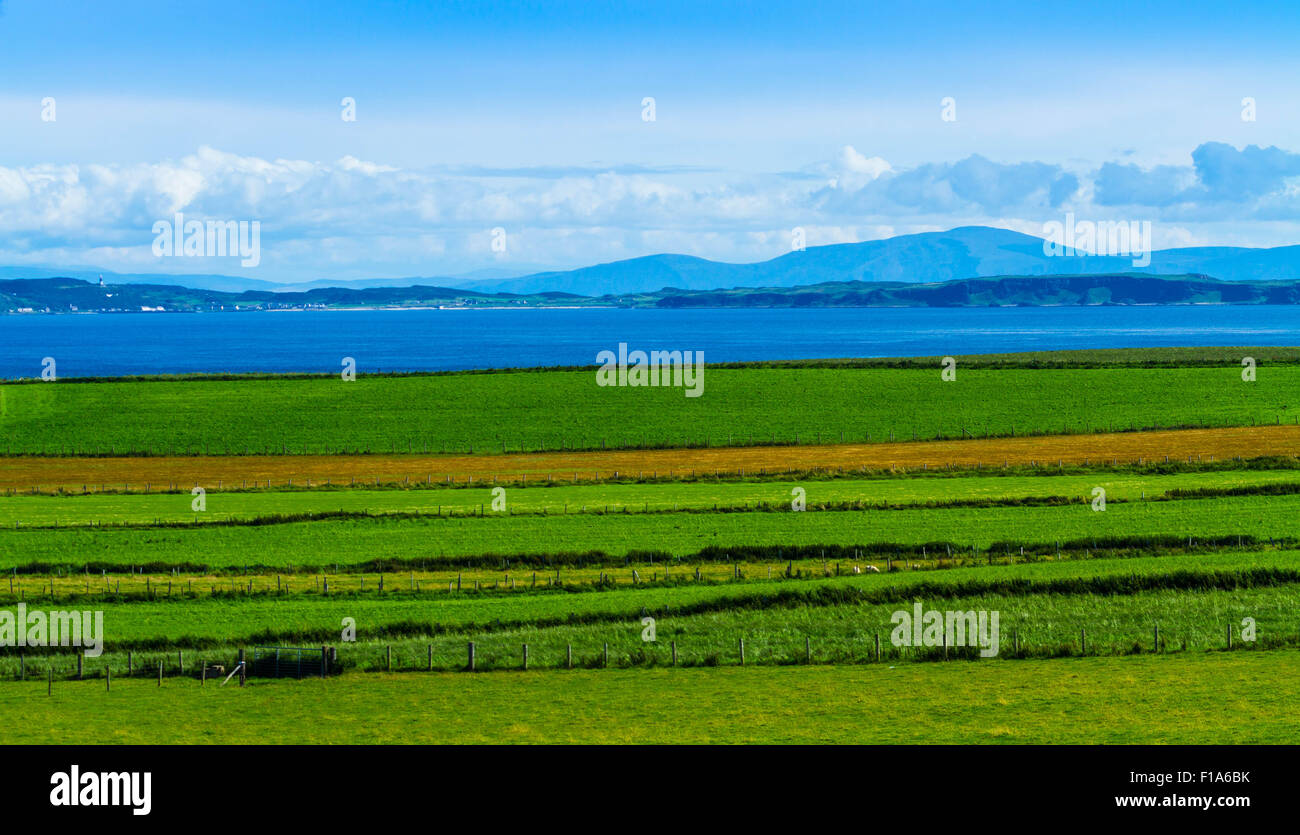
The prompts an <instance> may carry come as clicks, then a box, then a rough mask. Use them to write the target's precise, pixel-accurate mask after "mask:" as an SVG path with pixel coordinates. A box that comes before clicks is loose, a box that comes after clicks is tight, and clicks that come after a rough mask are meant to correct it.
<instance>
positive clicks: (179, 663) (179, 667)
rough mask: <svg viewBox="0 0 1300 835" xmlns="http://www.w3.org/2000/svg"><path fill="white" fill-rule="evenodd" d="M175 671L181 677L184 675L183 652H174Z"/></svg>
mask: <svg viewBox="0 0 1300 835" xmlns="http://www.w3.org/2000/svg"><path fill="white" fill-rule="evenodd" d="M176 669H177V670H178V671H179V672H180V674H181V675H185V652H184V651H183V650H179V649H178V650H176Z"/></svg>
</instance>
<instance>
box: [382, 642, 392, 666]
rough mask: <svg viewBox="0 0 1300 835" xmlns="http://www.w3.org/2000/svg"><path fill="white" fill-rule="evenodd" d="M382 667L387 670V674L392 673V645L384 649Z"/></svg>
mask: <svg viewBox="0 0 1300 835" xmlns="http://www.w3.org/2000/svg"><path fill="white" fill-rule="evenodd" d="M384 666H385V667H386V668H387V672H390V673H391V672H392V671H393V645H392V644H388V645H387V646H385V647H384Z"/></svg>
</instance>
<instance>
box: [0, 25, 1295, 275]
mask: <svg viewBox="0 0 1300 835" xmlns="http://www.w3.org/2000/svg"><path fill="white" fill-rule="evenodd" d="M0 5H2V7H3V13H2V14H0V124H2V125H3V126H4V131H3V142H2V143H0V264H49V265H61V266H80V265H95V266H102V267H104V268H107V269H114V270H118V271H130V272H153V271H160V272H229V273H232V274H240V275H248V276H249V277H258V278H266V279H272V280H307V279H312V278H362V277H371V276H380V277H387V276H412V275H425V276H437V275H451V274H458V273H465V272H469V271H475V270H494V271H507V272H508V271H525V270H528V269H531V268H533V267H543V266H557V267H563V266H578V265H583V264H588V263H593V262H598V261H608V260H613V259H616V258H622V257H631V256H636V255H643V254H648V253H652V252H661V251H674V252H685V253H689V254H694V255H700V256H703V257H710V258H719V259H724V260H734V261H751V260H759V259H762V258H768V257H772V256H774V255H778V254H780V253H781V252H783V251H785V249H787V248H788V246H789V240H790V230H791V228H792V227H794V226H799V227H801V228H804V229H805V230H806V235H807V240H808V243H809V244H810V245H816V244H821V243H834V242H841V241H849V240H864V239H869V238H877V237H882V236H886V235H890V234H897V233H905V232H912V231H924V230H928V229H941V228H948V227H951V226H955V225H963V224H969V223H987V224H990V225H998V226H1006V227H1008V228H1015V229H1019V230H1021V231H1026V232H1031V233H1036V232H1041V229H1042V225H1043V224H1044V223H1045V222H1048V221H1051V220H1059V219H1060V218H1061V216H1062V215H1063V214H1064V213H1065V212H1067V211H1072V212H1074V213H1075V214H1076V215H1077V216H1079V217H1081V218H1084V217H1087V218H1094V219H1098V220H1103V219H1104V220H1112V219H1113V220H1150V221H1152V224H1153V230H1154V234H1155V239H1156V244H1157V245H1158V246H1178V245H1195V244H1235V245H1254V246H1267V245H1278V244H1289V243H1298V242H1300V224H1298V223H1297V219H1298V218H1300V194H1297V192H1300V185H1297V184H1298V183H1300V164H1297V160H1300V156H1297V154H1300V92H1298V90H1297V85H1296V83H1295V79H1296V78H1300V72H1298V71H1300V49H1297V48H1296V46H1295V45H1296V44H1297V43H1300V12H1297V10H1295V9H1294V8H1288V7H1286V6H1284V5H1282V4H1257V5H1249V6H1245V7H1243V6H1242V5H1240V4H1239V5H1232V6H1229V5H1226V4H1208V3H1165V2H1154V3H1144V4H1132V3H1112V2H1096V3H1089V4H1086V6H1075V5H1060V6H1059V8H1047V6H1048V5H1049V4H1041V3H1032V4H1031V3H1024V4H972V3H894V4H888V5H883V4H871V3H863V2H858V3H843V4H841V3H817V4H807V3H798V4H795V3H763V4H756V3H699V2H692V3H679V2H655V3H644V4H632V3H545V4H543V3H513V4H497V3H472V4H471V3H440V4H424V3H367V4H364V5H362V4H355V5H354V4H336V3H329V2H313V3H261V4H244V3H222V4H217V5H208V4H205V5H204V6H203V7H197V5H196V7H194V8H188V7H182V8H179V9H168V8H163V7H160V6H159V5H158V4H156V3H133V2H117V3H112V4H107V3H96V2H76V3H74V2H59V1H58V0H46V2H26V0H7V2H4V3H3V4H0ZM1058 5H1059V4H1058ZM187 6H188V4H187ZM810 7H811V8H810ZM47 97H52V98H53V99H54V103H55V118H54V120H53V121H49V120H42V118H41V116H42V112H43V107H42V101H43V100H44V99H46V98H47ZM344 97H351V98H353V99H355V101H356V116H357V118H356V120H355V121H344V120H343V119H341V118H340V114H341V105H340V102H341V101H342V99H343V98H344ZM646 97H653V98H654V99H655V119H654V121H645V120H644V119H643V118H642V115H643V107H642V101H643V99H644V98H646ZM947 97H951V98H952V99H953V100H954V102H955V116H956V118H955V120H947V121H946V120H944V118H943V112H942V104H941V102H942V101H943V100H944V99H945V98H947ZM1247 97H1250V98H1252V99H1253V100H1254V102H1255V114H1254V115H1255V118H1254V119H1253V120H1252V121H1247V120H1243V118H1242V114H1243V110H1244V109H1245V108H1244V107H1243V104H1242V100H1243V99H1244V98H1247ZM953 109H954V108H950V109H949V110H950V115H951V111H952V110H953ZM175 211H184V212H185V213H186V215H187V217H200V218H212V219H222V220H232V219H234V220H241V219H247V220H258V221H259V222H260V223H261V225H262V247H263V257H262V259H261V263H260V265H259V266H258V267H256V268H255V269H247V268H241V267H240V266H239V265H238V263H237V261H234V260H228V259H227V260H223V259H220V258H191V259H178V258H173V259H162V260H160V259H158V258H157V257H156V256H154V254H153V253H152V251H151V247H150V244H151V243H152V240H153V236H152V234H151V231H150V230H151V226H152V224H153V222H154V221H155V220H158V219H163V218H170V217H172V216H173V213H174V212H175ZM498 228H499V229H503V230H504V231H505V233H506V240H507V241H508V245H507V247H506V250H505V251H504V252H499V251H494V250H493V249H492V247H491V242H492V234H491V232H492V230H493V229H498Z"/></svg>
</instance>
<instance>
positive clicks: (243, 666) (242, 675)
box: [239, 647, 248, 687]
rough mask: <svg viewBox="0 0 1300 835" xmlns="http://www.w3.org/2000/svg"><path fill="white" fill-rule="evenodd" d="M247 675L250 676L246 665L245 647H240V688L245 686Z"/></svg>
mask: <svg viewBox="0 0 1300 835" xmlns="http://www.w3.org/2000/svg"><path fill="white" fill-rule="evenodd" d="M247 675H248V666H247V664H245V663H244V649H243V647H240V649H239V686H240V687H243V686H244V679H245V678H246V677H247Z"/></svg>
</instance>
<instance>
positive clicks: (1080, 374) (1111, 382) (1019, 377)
mask: <svg viewBox="0 0 1300 835" xmlns="http://www.w3.org/2000/svg"><path fill="white" fill-rule="evenodd" d="M706 377H707V380H706V386H707V389H706V391H707V397H696V398H690V397H685V396H684V395H683V392H682V390H681V389H680V388H672V387H669V388H651V387H645V388H627V387H623V388H620V387H600V386H597V385H596V381H595V375H594V371H554V372H546V373H538V372H529V373H518V372H515V373H497V374H458V375H441V376H425V377H421V376H410V377H365V376H362V377H359V378H358V379H357V380H355V381H353V382H344V381H342V380H336V379H320V378H309V379H289V380H284V379H274V378H270V379H266V378H255V379H248V380H228V379H213V380H178V381H132V382H90V383H86V382H69V381H64V382H58V383H55V384H43V385H42V384H24V385H12V384H10V385H3V386H0V432H2V433H3V437H4V439H5V450H4V451H5V453H6V454H14V453H44V454H76V453H83V454H84V453H96V454H99V453H109V452H113V453H147V454H151V455H175V454H191V453H205V454H248V453H259V454H269V453H279V452H291V453H338V452H371V453H397V452H412V453H414V452H420V453H426V454H427V453H438V452H479V453H504V452H510V451H545V450H552V451H555V450H562V449H602V448H605V447H647V446H650V447H654V446H664V447H682V446H693V445H699V446H731V445H733V444H746V445H748V444H753V443H778V442H779V443H789V442H791V441H800V442H804V443H810V442H817V443H826V442H832V441H852V442H861V441H864V440H877V441H886V440H891V439H892V440H898V439H932V438H936V437H940V436H942V437H947V438H962V437H967V436H969V435H975V436H980V437H985V436H1002V435H1012V434H1016V435H1037V434H1044V433H1054V432H1063V433H1075V432H1095V431H1107V430H1119V429H1126V428H1130V427H1134V428H1136V427H1142V428H1159V427H1165V428H1169V427H1182V426H1201V425H1207V426H1246V425H1257V424H1276V423H1279V422H1281V423H1292V424H1294V423H1295V420H1296V416H1297V414H1300V367H1297V366H1277V367H1272V368H1267V369H1264V370H1261V372H1260V374H1259V376H1258V379H1257V381H1256V382H1254V383H1245V382H1243V381H1242V379H1241V369H1240V366H1239V365H1238V366H1237V367H1231V366H1229V367H1195V368H1154V369H1148V368H1082V369H1039V370H1028V369H1001V370H989V369H979V368H974V369H969V370H962V371H959V372H958V376H957V378H956V380H955V381H953V382H950V383H949V382H943V381H942V380H941V378H940V374H939V369H938V368H937V367H936V368H935V369H934V370H931V371H926V370H922V369H912V368H902V369H881V368H839V369H827V368H744V369H729V368H722V369H715V370H710V371H708V372H707V374H706ZM1028 402H1033V403H1034V408H1033V409H1032V410H1026V409H1025V408H1023V404H1025V403H1028ZM127 403H129V404H130V407H129V408H122V405H123V404H127ZM773 404H798V408H777V409H774V408H772V406H773Z"/></svg>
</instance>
